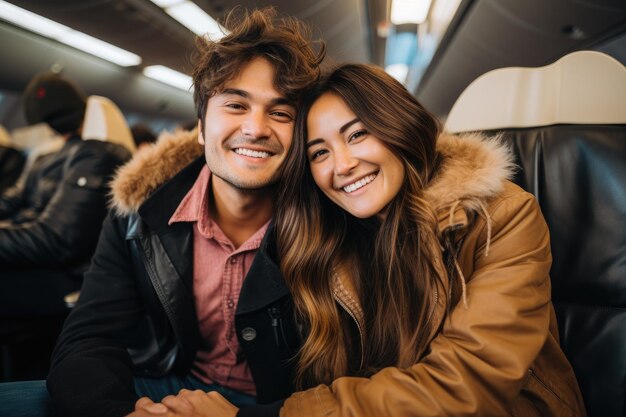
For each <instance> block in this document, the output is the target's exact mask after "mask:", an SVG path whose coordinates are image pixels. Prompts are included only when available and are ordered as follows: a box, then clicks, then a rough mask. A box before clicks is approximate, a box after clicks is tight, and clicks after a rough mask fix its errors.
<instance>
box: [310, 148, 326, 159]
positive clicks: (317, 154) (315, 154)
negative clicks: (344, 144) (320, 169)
mask: <svg viewBox="0 0 626 417" xmlns="http://www.w3.org/2000/svg"><path fill="white" fill-rule="evenodd" d="M327 152H328V151H326V149H319V150H317V151H314V152H312V153H311V156H310V157H309V159H310V160H311V161H315V160H316V159H317V158H319V157H320V156H322V155H324V154H326V153H327Z"/></svg>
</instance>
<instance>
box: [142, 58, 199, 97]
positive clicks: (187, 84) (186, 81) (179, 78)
mask: <svg viewBox="0 0 626 417" xmlns="http://www.w3.org/2000/svg"><path fill="white" fill-rule="evenodd" d="M143 75H145V76H146V77H150V78H152V79H154V80H157V81H160V82H162V83H165V84H169V85H171V86H173V87H176V88H180V89H181V90H185V91H187V92H189V91H191V89H192V84H193V81H192V79H191V77H190V76H188V75H186V74H183V73H181V72H178V71H174V70H173V69H171V68H168V67H165V66H163V65H150V66H148V67H145V68H144V69H143Z"/></svg>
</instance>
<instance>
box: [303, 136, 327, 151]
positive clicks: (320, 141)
mask: <svg viewBox="0 0 626 417" xmlns="http://www.w3.org/2000/svg"><path fill="white" fill-rule="evenodd" d="M322 142H324V139H322V138H318V139H313V140H310V141H308V142H307V143H306V145H305V146H306V148H307V149H308V148H310V147H311V146H314V145H317V144H318V143H322Z"/></svg>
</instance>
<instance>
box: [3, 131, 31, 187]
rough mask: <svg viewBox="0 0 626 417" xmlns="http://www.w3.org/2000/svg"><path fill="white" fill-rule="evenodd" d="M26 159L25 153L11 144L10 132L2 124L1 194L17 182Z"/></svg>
mask: <svg viewBox="0 0 626 417" xmlns="http://www.w3.org/2000/svg"><path fill="white" fill-rule="evenodd" d="M25 161H26V157H25V155H24V154H23V153H22V152H20V151H18V150H17V149H15V148H13V146H11V139H10V136H9V133H8V132H7V131H6V129H5V128H4V127H3V126H0V195H1V194H2V193H3V192H4V190H6V189H7V188H9V187H11V186H12V185H14V184H15V182H16V181H17V179H18V178H19V176H20V173H21V172H22V169H23V167H24V163H25Z"/></svg>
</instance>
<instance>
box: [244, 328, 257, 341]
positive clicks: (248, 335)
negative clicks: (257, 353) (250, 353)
mask: <svg viewBox="0 0 626 417" xmlns="http://www.w3.org/2000/svg"><path fill="white" fill-rule="evenodd" d="M241 338H242V339H243V340H245V341H246V342H251V341H253V340H254V339H256V330H254V329H253V328H252V327H246V328H244V329H243V330H242V331H241Z"/></svg>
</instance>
